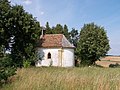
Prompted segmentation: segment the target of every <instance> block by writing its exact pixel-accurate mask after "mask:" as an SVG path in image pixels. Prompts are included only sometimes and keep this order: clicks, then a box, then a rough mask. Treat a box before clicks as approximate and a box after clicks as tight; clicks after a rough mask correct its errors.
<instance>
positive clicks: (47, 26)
mask: <svg viewBox="0 0 120 90" xmlns="http://www.w3.org/2000/svg"><path fill="white" fill-rule="evenodd" d="M45 30H46V34H52V33H53V32H52V29H51V28H50V26H49V23H48V22H47V23H46V28H45Z"/></svg>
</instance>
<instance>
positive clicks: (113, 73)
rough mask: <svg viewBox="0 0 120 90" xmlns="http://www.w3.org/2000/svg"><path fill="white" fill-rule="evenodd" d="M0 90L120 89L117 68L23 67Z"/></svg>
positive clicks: (119, 72)
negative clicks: (12, 79)
mask: <svg viewBox="0 0 120 90" xmlns="http://www.w3.org/2000/svg"><path fill="white" fill-rule="evenodd" d="M14 79H15V80H14V82H13V83H11V84H9V85H7V86H5V87H3V88H2V90H120V69H119V68H115V69H113V68H98V67H82V68H57V67H56V68H55V67H49V68H45V67H44V68H43V67H40V68H23V69H19V70H18V71H17V75H16V76H14Z"/></svg>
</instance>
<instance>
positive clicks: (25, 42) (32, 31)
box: [11, 5, 40, 65]
mask: <svg viewBox="0 0 120 90" xmlns="http://www.w3.org/2000/svg"><path fill="white" fill-rule="evenodd" d="M11 14H12V18H13V19H12V25H11V28H12V29H11V32H12V36H13V40H12V41H13V43H12V49H11V55H12V59H13V60H14V62H15V63H17V64H18V65H22V63H23V60H24V59H25V60H28V59H30V58H31V56H33V55H34V53H35V46H36V40H37V38H38V37H39V35H40V26H39V22H37V21H36V19H35V18H33V16H32V15H31V14H28V13H27V12H25V10H24V9H23V7H22V6H20V5H16V6H13V7H12V13H11Z"/></svg>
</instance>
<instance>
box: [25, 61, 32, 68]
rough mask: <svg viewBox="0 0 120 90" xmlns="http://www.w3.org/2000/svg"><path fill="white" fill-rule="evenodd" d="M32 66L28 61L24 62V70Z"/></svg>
mask: <svg viewBox="0 0 120 90" xmlns="http://www.w3.org/2000/svg"><path fill="white" fill-rule="evenodd" d="M30 64H31V62H30V61H28V60H24V61H23V67H24V68H28V67H30Z"/></svg>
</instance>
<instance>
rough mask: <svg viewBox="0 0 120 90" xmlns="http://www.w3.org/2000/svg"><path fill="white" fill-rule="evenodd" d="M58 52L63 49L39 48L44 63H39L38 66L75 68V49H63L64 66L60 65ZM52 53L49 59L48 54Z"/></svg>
mask: <svg viewBox="0 0 120 90" xmlns="http://www.w3.org/2000/svg"><path fill="white" fill-rule="evenodd" d="M58 50H61V48H38V54H40V56H41V57H43V58H42V61H38V62H37V63H36V66H50V65H51V63H52V66H62V67H73V66H74V49H68V48H63V49H62V50H63V52H62V64H60V60H59V58H60V57H59V55H58ZM49 52H50V53H51V59H47V54H48V53H49Z"/></svg>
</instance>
